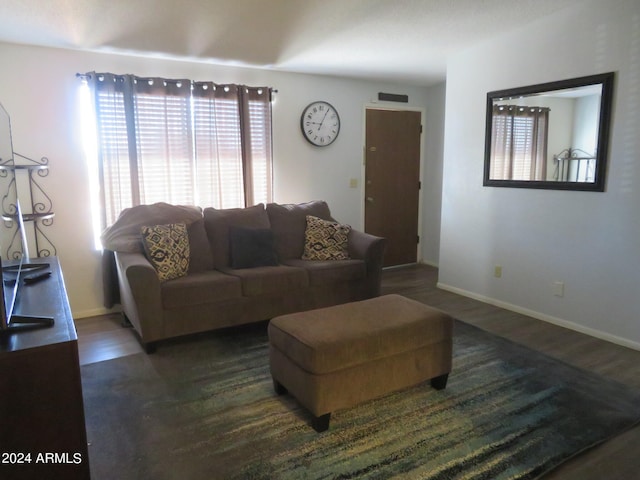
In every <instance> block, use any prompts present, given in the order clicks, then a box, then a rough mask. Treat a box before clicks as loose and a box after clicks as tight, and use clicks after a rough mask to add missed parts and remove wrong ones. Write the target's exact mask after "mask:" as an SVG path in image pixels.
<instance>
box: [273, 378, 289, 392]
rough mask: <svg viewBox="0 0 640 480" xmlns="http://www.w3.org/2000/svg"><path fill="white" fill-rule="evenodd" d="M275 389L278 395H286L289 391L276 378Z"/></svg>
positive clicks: (274, 380) (274, 381)
mask: <svg viewBox="0 0 640 480" xmlns="http://www.w3.org/2000/svg"><path fill="white" fill-rule="evenodd" d="M273 389H274V390H275V391H276V394H278V395H285V394H286V393H287V389H286V388H285V387H284V386H283V385H282V384H281V383H280V382H278V381H277V380H276V379H275V378H274V379H273Z"/></svg>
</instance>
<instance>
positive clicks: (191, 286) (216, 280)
mask: <svg viewBox="0 0 640 480" xmlns="http://www.w3.org/2000/svg"><path fill="white" fill-rule="evenodd" d="M161 289H162V294H161V297H162V305H163V307H164V308H167V309H173V308H181V307H187V306H193V305H205V304H208V303H215V302H220V301H224V300H231V299H235V298H240V297H241V296H242V285H241V283H240V279H238V278H237V277H233V276H231V275H225V274H224V273H222V272H218V271H217V270H210V271H208V272H199V273H192V274H189V275H187V276H185V277H181V278H178V279H175V280H170V281H168V282H164V283H163V284H162V286H161Z"/></svg>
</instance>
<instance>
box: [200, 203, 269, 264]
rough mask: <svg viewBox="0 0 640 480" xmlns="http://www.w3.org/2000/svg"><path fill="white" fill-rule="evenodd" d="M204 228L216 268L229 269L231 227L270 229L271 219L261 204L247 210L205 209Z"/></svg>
mask: <svg viewBox="0 0 640 480" xmlns="http://www.w3.org/2000/svg"><path fill="white" fill-rule="evenodd" d="M204 226H205V229H206V231H207V237H208V238H209V245H210V248H211V252H212V253H213V264H214V267H215V268H228V267H229V266H230V265H231V261H230V260H231V259H230V255H229V227H231V226H235V227H248V228H269V226H270V225H269V217H267V213H266V211H265V209H264V204H262V203H260V204H258V205H255V206H253V207H247V208H227V209H217V208H213V207H207V208H205V209H204Z"/></svg>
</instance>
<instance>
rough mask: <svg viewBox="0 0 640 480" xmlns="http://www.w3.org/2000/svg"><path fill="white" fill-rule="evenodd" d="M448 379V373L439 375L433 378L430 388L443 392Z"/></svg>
mask: <svg viewBox="0 0 640 480" xmlns="http://www.w3.org/2000/svg"><path fill="white" fill-rule="evenodd" d="M448 378H449V374H448V373H445V374H444V375H440V376H439V377H434V378H432V379H431V386H432V387H433V388H435V389H436V390H444V387H446V386H447V379H448Z"/></svg>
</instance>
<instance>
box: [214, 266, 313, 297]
mask: <svg viewBox="0 0 640 480" xmlns="http://www.w3.org/2000/svg"><path fill="white" fill-rule="evenodd" d="M223 272H224V273H227V274H229V275H233V276H235V277H238V278H239V279H240V280H241V281H242V294H243V295H244V296H246V297H255V296H258V295H270V294H278V293H280V294H282V295H290V294H291V291H295V290H299V289H301V288H306V287H308V286H309V278H308V277H307V272H306V271H305V270H304V269H302V268H296V267H290V266H286V265H278V266H277V267H256V268H243V269H223Z"/></svg>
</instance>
